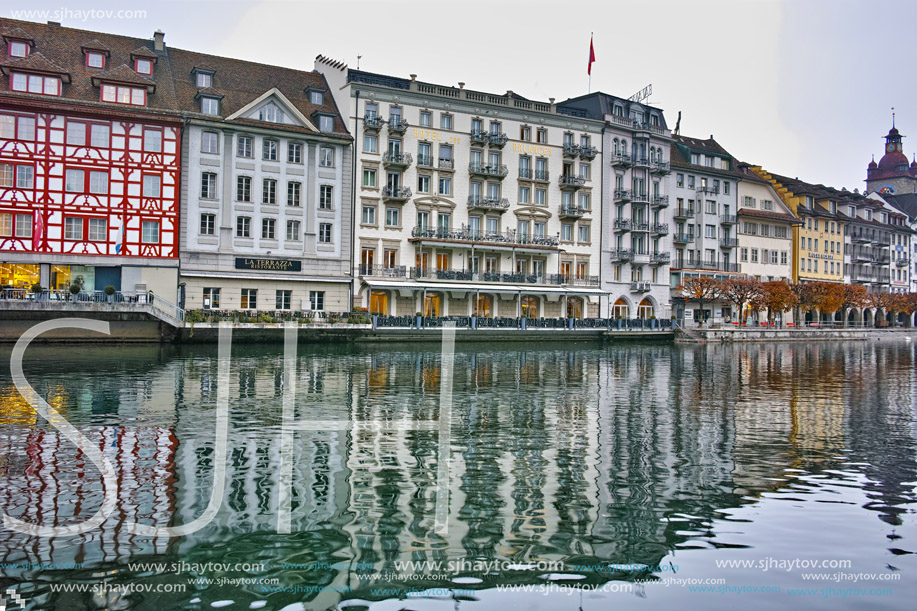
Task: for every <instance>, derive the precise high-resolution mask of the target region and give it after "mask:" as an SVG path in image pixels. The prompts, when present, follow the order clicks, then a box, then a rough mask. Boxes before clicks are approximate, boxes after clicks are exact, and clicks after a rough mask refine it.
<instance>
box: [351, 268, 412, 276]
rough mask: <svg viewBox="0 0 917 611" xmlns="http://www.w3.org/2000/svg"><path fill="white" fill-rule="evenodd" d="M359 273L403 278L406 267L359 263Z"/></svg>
mask: <svg viewBox="0 0 917 611" xmlns="http://www.w3.org/2000/svg"><path fill="white" fill-rule="evenodd" d="M359 271H360V275H361V276H366V277H369V278H404V277H405V275H406V273H407V268H405V267H404V266H403V265H402V266H400V267H389V266H387V265H360V267H359Z"/></svg>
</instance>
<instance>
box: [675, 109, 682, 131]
mask: <svg viewBox="0 0 917 611" xmlns="http://www.w3.org/2000/svg"><path fill="white" fill-rule="evenodd" d="M675 135H676V136H680V135H681V111H680V110H679V111H678V120H677V121H675Z"/></svg>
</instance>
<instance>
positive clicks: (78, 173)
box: [64, 170, 86, 193]
mask: <svg viewBox="0 0 917 611" xmlns="http://www.w3.org/2000/svg"><path fill="white" fill-rule="evenodd" d="M65 176H66V180H65V181H64V189H65V190H66V191H67V192H68V193H82V192H83V191H84V183H85V180H86V178H85V172H83V170H67V172H66V175H65Z"/></svg>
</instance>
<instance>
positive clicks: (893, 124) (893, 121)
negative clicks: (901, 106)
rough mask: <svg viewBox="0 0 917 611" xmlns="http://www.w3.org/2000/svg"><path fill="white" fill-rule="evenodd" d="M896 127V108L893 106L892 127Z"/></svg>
mask: <svg viewBox="0 0 917 611" xmlns="http://www.w3.org/2000/svg"><path fill="white" fill-rule="evenodd" d="M894 126H895V107H894V106H892V127H894Z"/></svg>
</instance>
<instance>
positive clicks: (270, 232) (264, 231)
mask: <svg viewBox="0 0 917 611" xmlns="http://www.w3.org/2000/svg"><path fill="white" fill-rule="evenodd" d="M276 226H277V219H272V218H266V219H261V239H262V240H273V239H274V237H275V235H274V230H275V229H276Z"/></svg>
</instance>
